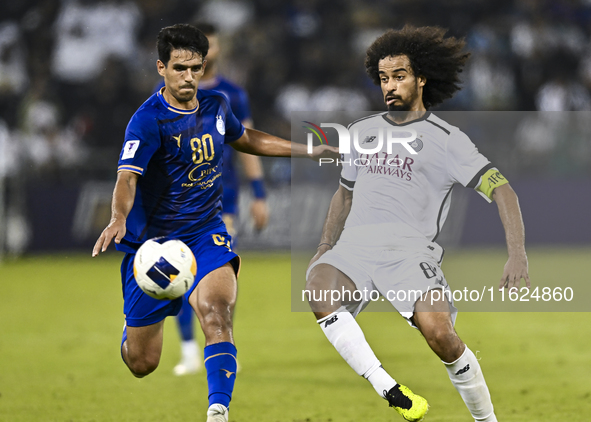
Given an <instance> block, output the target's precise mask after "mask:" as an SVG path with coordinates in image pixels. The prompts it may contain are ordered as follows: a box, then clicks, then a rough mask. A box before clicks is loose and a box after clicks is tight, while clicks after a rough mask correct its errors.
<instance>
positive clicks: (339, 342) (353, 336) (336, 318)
mask: <svg viewBox="0 0 591 422" xmlns="http://www.w3.org/2000/svg"><path fill="white" fill-rule="evenodd" d="M318 324H320V328H322V331H324V334H325V335H326V337H327V338H328V341H330V342H331V344H332V345H333V346H334V348H335V349H337V352H339V354H340V355H341V356H342V357H343V359H345V361H346V362H347V363H348V364H349V366H350V367H351V368H353V370H354V371H355V372H357V375H361V376H362V377H364V378H366V379H367V380H368V381H369V382H370V383H371V385H372V386H373V388H374V389H375V390H376V392H377V393H378V394H379V395H380V397H382V398H383V397H384V391H389V390H390V389H391V388H392V387H394V386H395V385H396V381H395V380H394V378H392V377H391V376H390V375H388V373H387V372H386V371H385V370H384V368H382V364H381V363H380V361H379V360H378V358H377V357H376V355H375V354H374V352H373V350H371V347H370V346H369V344H368V343H367V340H365V336H364V335H363V331H361V327H359V324H357V321H355V318H353V315H351V314H350V313H349V312H338V311H337V312H333V313H332V314H330V315H328V316H327V317H324V318H322V319H319V320H318Z"/></svg>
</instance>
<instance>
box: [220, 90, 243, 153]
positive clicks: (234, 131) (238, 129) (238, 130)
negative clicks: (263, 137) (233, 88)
mask: <svg viewBox="0 0 591 422" xmlns="http://www.w3.org/2000/svg"><path fill="white" fill-rule="evenodd" d="M222 101H224V102H225V103H226V104H225V106H224V110H226V122H225V126H226V127H225V130H226V133H225V135H224V143H226V144H229V143H230V142H234V141H235V140H237V139H238V138H240V137H241V136H242V135H243V134H244V126H242V123H241V122H240V120H238V118H237V117H236V115H235V114H234V113H233V112H232V109H231V108H230V106H229V104H228V100H227V97H226V96H225V95H224V96H223V100H222Z"/></svg>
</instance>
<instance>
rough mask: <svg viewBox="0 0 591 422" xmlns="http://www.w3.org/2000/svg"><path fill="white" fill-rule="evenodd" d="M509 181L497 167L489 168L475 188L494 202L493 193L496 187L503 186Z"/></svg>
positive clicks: (485, 197)
mask: <svg viewBox="0 0 591 422" xmlns="http://www.w3.org/2000/svg"><path fill="white" fill-rule="evenodd" d="M507 183H509V181H508V180H507V179H506V178H505V177H504V176H503V175H502V174H501V173H500V172H499V170H497V169H496V168H494V167H493V168H491V169H489V170H488V171H487V172H486V173H484V174H483V175H482V176H480V183H479V184H478V185H477V186H476V187H475V188H474V189H476V192H478V193H479V194H480V195H482V196H483V197H484V199H486V200H487V201H488V202H492V194H493V191H494V190H495V188H498V187H499V186H503V185H506V184H507Z"/></svg>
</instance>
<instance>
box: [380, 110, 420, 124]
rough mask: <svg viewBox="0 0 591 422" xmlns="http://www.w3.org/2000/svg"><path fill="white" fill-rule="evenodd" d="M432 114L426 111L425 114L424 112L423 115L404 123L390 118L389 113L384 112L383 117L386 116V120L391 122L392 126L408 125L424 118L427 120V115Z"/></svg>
mask: <svg viewBox="0 0 591 422" xmlns="http://www.w3.org/2000/svg"><path fill="white" fill-rule="evenodd" d="M430 115H431V112H430V111H426V112H425V114H423V115H422V116H421V117H419V118H418V119H414V120H411V121H410V122H404V123H396V122H394V121H392V120H390V119H388V113H387V112H386V113H384V114H382V117H383V118H384V120H385V121H387V122H388V123H390V124H391V125H392V126H406V125H412V124H413V123H416V122H421V121H423V120H427V117H429V116H430Z"/></svg>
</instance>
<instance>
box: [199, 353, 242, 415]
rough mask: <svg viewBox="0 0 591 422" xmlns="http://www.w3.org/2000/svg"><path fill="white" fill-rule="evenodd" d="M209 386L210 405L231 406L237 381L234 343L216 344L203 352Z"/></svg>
mask: <svg viewBox="0 0 591 422" xmlns="http://www.w3.org/2000/svg"><path fill="white" fill-rule="evenodd" d="M203 357H204V359H205V369H206V370H207V385H208V387H209V405H210V406H211V405H212V404H215V403H219V404H223V405H224V406H226V407H228V408H229V406H230V400H232V391H233V390H234V381H236V347H234V345H233V344H232V343H229V342H224V343H216V344H212V345H210V346H207V347H206V348H205V350H204V351H203Z"/></svg>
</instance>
